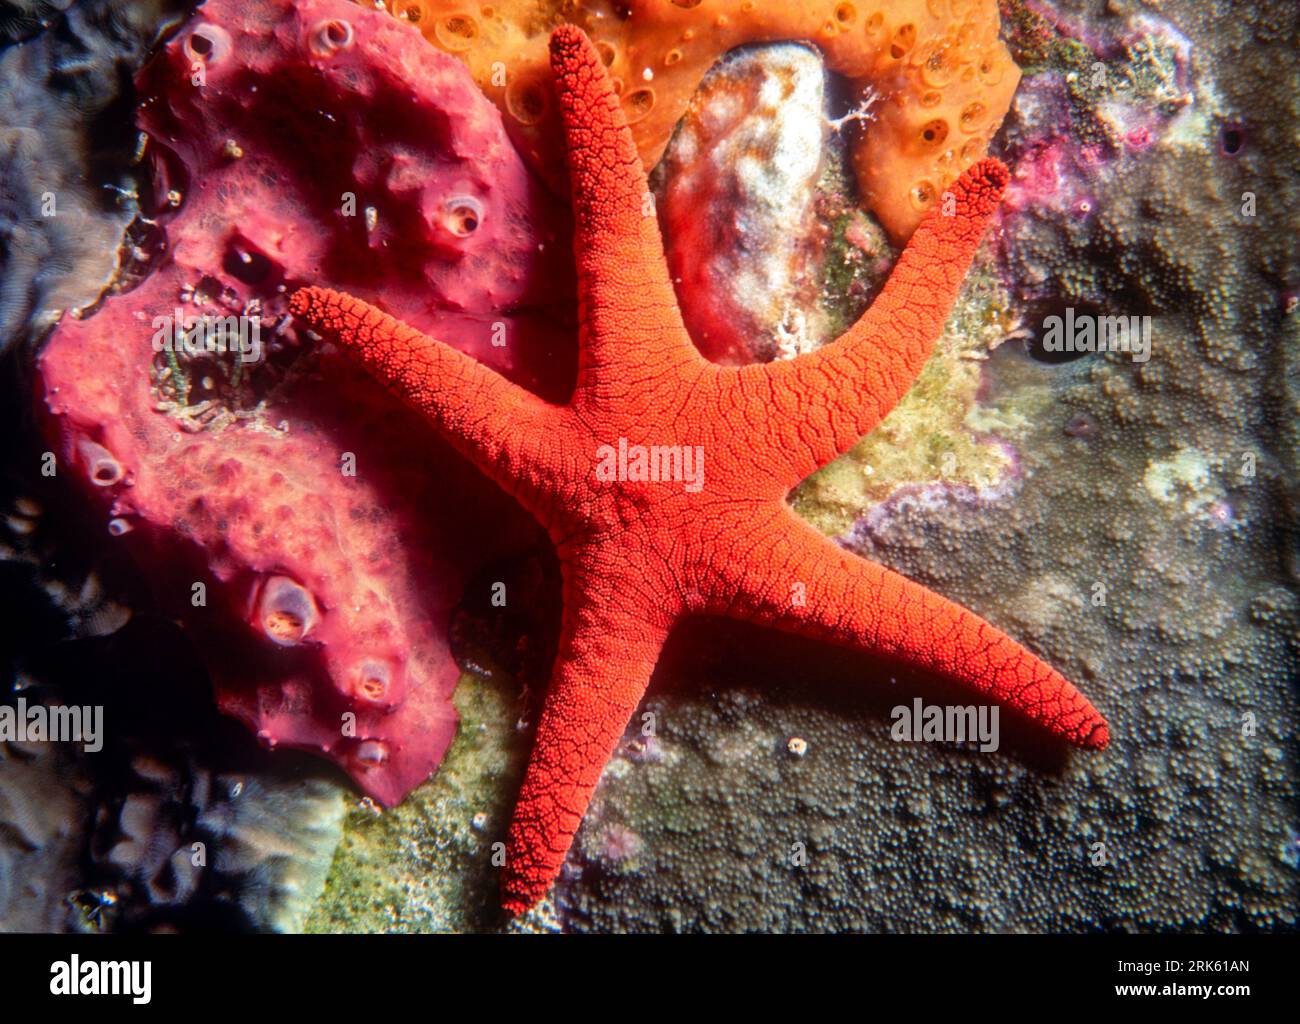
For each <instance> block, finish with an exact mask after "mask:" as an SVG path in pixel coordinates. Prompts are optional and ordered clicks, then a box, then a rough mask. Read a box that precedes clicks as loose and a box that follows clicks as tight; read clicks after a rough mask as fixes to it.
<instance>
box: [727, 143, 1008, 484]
mask: <svg viewBox="0 0 1300 1024" xmlns="http://www.w3.org/2000/svg"><path fill="white" fill-rule="evenodd" d="M1007 180H1008V174H1007V169H1006V167H1005V166H1003V164H1002V163H1001V162H1000V161H998V160H993V159H988V160H981V161H980V162H979V163H976V164H975V165H973V166H972V167H971V168H969V169H968V170H967V171H966V172H965V173H964V174H963V175H962V176H961V177H960V178H959V179H958V180H957V182H956V183H954V185H953V186H952V189H951V190H950V193H945V195H944V197H943V199H942V200H941V201H940V203H939V204H938V205H937V206H936V207H935V208H934V209H933V210H931V211H930V213H929V214H928V215H927V216H926V218H925V220H923V221H922V222H921V225H920V227H918V228H917V229H916V233H915V234H914V235H913V236H912V239H911V241H910V242H908V244H907V248H905V249H904V250H903V254H902V255H901V256H900V257H899V258H898V262H897V264H896V265H895V266H894V269H893V272H892V273H891V274H890V276H889V280H888V282H886V284H885V287H884V289H883V290H882V291H881V293H880V295H879V296H878V297H877V298H876V301H875V302H874V303H872V305H871V308H870V309H868V310H867V311H866V312H865V313H864V314H863V315H862V316H861V317H860V318H859V319H858V321H857V323H855V324H854V325H853V326H852V327H851V328H849V330H848V331H846V332H845V333H844V334H843V335H841V336H840V337H839V338H838V339H836V340H835V341H834V342H832V343H831V344H829V345H827V346H825V347H823V348H820V349H817V350H816V351H815V352H810V353H807V354H806V355H802V356H799V357H798V358H796V359H792V360H784V361H781V362H775V363H767V364H763V365H755V366H746V367H741V368H738V369H736V370H733V371H731V372H732V373H733V374H735V375H736V377H738V378H740V379H739V380H737V381H736V383H735V390H736V392H737V395H738V398H737V399H736V400H738V401H741V402H748V403H750V404H752V403H754V402H760V403H762V409H760V410H758V414H759V415H760V416H761V418H762V420H763V421H764V424H765V428H766V431H765V432H766V433H767V435H768V436H769V437H771V438H772V440H773V443H775V444H776V445H777V446H778V447H779V448H780V449H781V450H782V451H783V452H785V453H787V456H788V458H789V459H790V466H789V467H788V478H789V482H790V485H791V486H793V485H794V484H795V483H798V482H799V481H800V480H802V479H803V478H804V477H806V476H807V475H808V474H809V473H811V472H812V471H813V470H815V469H817V468H818V467H819V466H823V465H825V464H826V463H827V462H830V461H831V460H832V459H834V458H836V457H837V456H839V455H841V454H843V453H844V452H846V451H848V449H849V448H851V447H852V446H853V445H854V444H855V443H856V442H857V441H858V439H859V438H861V437H863V436H864V435H865V434H868V433H870V432H871V431H872V430H873V429H874V428H875V426H876V424H878V423H879V422H880V421H881V420H882V419H884V417H885V416H886V415H887V414H888V413H889V411H890V410H891V409H892V408H893V407H894V406H895V405H896V404H897V402H898V400H899V399H900V398H902V397H903V395H905V394H906V393H907V391H908V389H909V388H911V386H912V382H913V381H914V380H915V379H916V375H917V374H918V373H920V371H921V368H922V367H923V366H924V365H925V362H926V360H927V359H928V358H929V357H930V351H931V349H932V348H933V347H934V343H935V340H936V339H937V338H938V337H939V335H940V334H941V333H942V331H943V326H944V322H945V321H946V320H947V319H948V314H949V312H950V311H951V309H952V305H953V303H954V302H955V301H956V299H957V293H958V292H959V291H960V289H961V284H962V281H963V279H964V278H965V276H966V271H967V270H968V269H969V267H970V264H971V260H972V259H973V258H974V256H975V251H976V249H977V248H978V247H979V243H980V239H981V238H982V237H983V234H984V230H985V228H986V227H987V226H988V223H989V220H990V218H991V217H992V216H993V212H994V210H995V209H996V208H997V205H998V202H999V201H1000V200H1001V198H1002V193H1003V190H1004V189H1005V187H1006V183H1007ZM747 418H749V417H747Z"/></svg>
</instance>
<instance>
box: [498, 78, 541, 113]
mask: <svg viewBox="0 0 1300 1024" xmlns="http://www.w3.org/2000/svg"><path fill="white" fill-rule="evenodd" d="M506 110H508V111H509V112H510V116H511V117H513V118H514V119H515V120H516V121H518V122H519V123H520V124H536V123H537V122H538V121H540V120H541V119H542V115H543V114H545V113H546V92H545V91H544V90H543V89H542V85H541V83H540V82H538V81H535V80H533V81H522V82H521V81H516V82H513V83H512V84H511V85H510V87H509V88H508V89H506Z"/></svg>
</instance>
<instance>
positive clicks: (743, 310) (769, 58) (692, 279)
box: [658, 44, 828, 365]
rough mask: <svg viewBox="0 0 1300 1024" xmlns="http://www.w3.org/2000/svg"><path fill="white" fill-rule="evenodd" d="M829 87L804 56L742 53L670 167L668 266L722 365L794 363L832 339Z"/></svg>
mask: <svg viewBox="0 0 1300 1024" xmlns="http://www.w3.org/2000/svg"><path fill="white" fill-rule="evenodd" d="M824 78H825V75H824V72H823V70H822V62H821V59H820V58H819V57H818V55H817V54H816V53H815V52H814V51H812V50H811V49H808V48H806V47H803V46H795V45H788V44H785V45H776V46H763V47H756V48H754V49H749V50H744V51H741V52H739V53H736V54H733V55H732V56H730V57H728V58H726V59H725V60H723V61H721V62H720V63H719V64H717V65H716V66H715V67H714V68H713V70H712V71H710V72H709V73H708V74H707V75H706V76H705V77H704V80H703V81H702V82H701V83H700V88H699V90H698V91H697V92H696V94H695V96H694V98H693V99H692V100H691V104H690V106H689V107H688V108H687V111H686V116H685V117H684V119H683V120H682V123H681V127H680V128H679V129H678V131H677V133H676V134H675V135H674V136H673V141H672V143H671V144H670V145H669V147H668V149H667V151H666V152H665V154H664V159H663V161H662V162H661V164H660V168H661V171H660V173H662V175H663V186H662V196H663V198H662V200H661V202H660V203H659V204H658V209H659V211H660V215H661V217H662V222H663V229H664V242H665V248H666V251H667V257H668V268H669V271H670V273H671V275H672V278H673V283H674V285H675V287H676V290H677V295H678V298H679V299H680V301H681V309H682V318H683V319H684V320H685V321H686V324H687V326H688V327H689V329H690V331H691V337H692V339H693V340H694V341H695V344H696V346H697V347H698V348H699V349H700V351H701V352H702V353H703V354H704V355H705V356H706V357H707V358H709V359H711V360H713V361H714V362H718V363H727V364H733V365H739V364H743V363H748V362H755V361H762V362H766V361H768V360H770V359H773V358H790V357H792V356H795V355H797V354H799V353H800V352H804V351H808V350H811V349H812V348H815V347H816V344H817V342H818V341H820V340H821V339H822V338H823V337H824V335H825V333H826V325H825V319H826V317H825V314H824V312H823V311H822V309H821V303H820V295H819V289H818V283H817V282H818V268H817V266H816V263H817V260H818V257H819V256H820V250H821V246H820V244H819V242H820V239H819V237H818V231H817V224H816V222H815V200H816V187H817V182H818V178H819V176H820V174H821V170H822V150H823V148H824V144H825V141H826V136H827V134H828V123H827V120H826V111H825V106H826V93H825V85H824Z"/></svg>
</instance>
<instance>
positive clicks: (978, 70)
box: [388, 0, 1020, 240]
mask: <svg viewBox="0 0 1300 1024" xmlns="http://www.w3.org/2000/svg"><path fill="white" fill-rule="evenodd" d="M388 7H389V9H390V10H391V11H392V13H393V14H394V15H396V16H397V17H398V18H400V19H402V20H405V21H407V22H410V23H413V24H415V25H416V26H417V27H418V28H419V30H420V31H421V32H422V33H423V34H424V36H425V37H426V38H427V39H428V40H429V41H430V42H431V43H433V44H434V45H435V46H437V47H439V48H440V49H442V50H443V51H444V52H447V53H450V54H453V55H455V56H457V57H459V58H461V59H462V60H464V61H465V63H466V64H467V65H468V66H469V68H470V71H471V72H472V74H473V76H474V80H475V81H476V82H477V83H478V84H479V86H480V87H481V88H482V89H483V91H484V92H485V93H486V94H487V95H488V96H489V97H490V98H491V99H492V101H493V102H494V103H496V104H497V106H498V107H500V108H501V109H502V111H503V112H504V113H505V116H506V126H507V128H508V129H509V131H510V133H511V135H512V136H513V137H514V138H515V140H516V141H517V142H518V144H519V146H520V149H521V150H522V151H523V152H524V153H525V154H526V155H527V156H528V157H529V158H530V159H531V160H532V161H533V162H534V164H535V165H536V166H538V167H539V168H540V169H541V170H542V172H543V173H544V174H547V175H548V177H551V178H552V180H554V177H555V176H556V175H557V174H558V173H559V172H560V168H562V167H563V166H564V160H563V153H562V151H561V149H560V141H559V140H560V132H559V122H558V113H557V107H556V102H555V94H554V89H553V87H552V85H551V82H550V78H549V76H548V74H547V70H546V39H547V36H548V34H549V32H550V30H551V29H552V28H554V27H555V26H557V25H559V24H563V23H565V22H569V23H572V24H576V25H578V26H580V27H581V28H583V29H584V30H585V31H586V32H587V34H588V35H589V36H591V38H592V40H593V41H594V42H595V43H596V46H597V48H598V49H599V51H600V53H601V56H602V59H603V60H604V61H605V65H606V67H607V68H608V69H609V73H610V75H611V76H612V78H613V80H614V86H615V88H616V90H617V91H618V94H619V99H620V102H621V103H622V106H623V110H624V113H626V115H627V118H628V122H629V123H630V124H631V127H632V135H633V138H634V140H635V142H636V145H637V150H638V152H639V153H640V154H641V159H642V162H643V163H644V165H645V167H646V168H647V169H648V168H650V167H652V166H654V164H655V163H656V162H657V161H658V159H659V157H660V155H661V154H662V153H663V150H664V147H665V146H666V145H667V144H668V139H669V137H670V136H671V134H672V131H673V127H674V126H675V125H676V124H677V122H678V120H679V119H680V118H681V116H682V114H683V113H684V112H685V110H686V106H687V104H688V103H689V102H690V99H691V96H692V95H693V94H694V92H695V89H696V86H698V85H699V82H700V79H701V78H703V76H704V74H705V72H707V71H708V69H709V67H710V65H712V64H713V62H714V61H715V60H717V58H718V57H720V56H721V55H722V54H724V53H726V52H727V51H728V50H730V49H732V48H733V47H736V46H741V45H743V44H746V43H757V42H775V41H780V40H806V41H808V42H810V43H813V44H815V45H816V46H817V47H818V48H819V49H820V50H821V52H822V53H823V54H824V56H825V58H826V62H827V66H828V67H829V68H830V69H831V70H832V71H835V72H838V73H840V74H842V75H844V76H846V77H847V78H848V79H849V80H850V81H851V82H852V83H853V85H854V86H855V87H857V88H859V89H863V90H869V91H870V92H871V93H873V94H874V95H875V96H876V97H877V100H876V102H875V103H874V104H873V106H872V108H871V109H872V113H873V115H874V118H873V120H872V121H871V122H870V124H869V125H868V127H867V129H866V130H865V131H863V132H860V133H859V134H858V137H857V141H856V143H855V145H854V154H853V163H854V168H855V170H856V173H857V177H858V183H859V185H860V187H861V190H862V194H863V200H864V202H865V204H866V205H867V206H868V207H869V208H870V209H871V210H872V211H873V212H874V213H875V214H876V216H877V217H879V218H880V220H881V222H882V223H883V224H884V225H885V227H886V228H887V229H888V231H889V232H890V234H891V235H893V236H894V238H895V239H896V240H897V239H903V238H906V237H907V236H908V235H910V234H911V233H912V231H913V230H914V229H915V228H916V226H917V224H918V223H920V220H921V216H922V215H923V214H924V213H925V211H926V210H927V209H929V208H930V207H931V206H933V205H934V204H935V203H936V202H937V201H939V199H940V198H941V196H942V193H943V190H944V189H945V188H946V187H947V186H948V185H950V184H951V183H952V182H953V181H955V180H956V178H957V176H958V175H959V174H960V173H961V172H962V171H963V170H965V169H966V168H967V167H969V166H971V165H972V164H973V163H974V162H975V161H976V160H978V159H980V158H981V157H982V156H984V155H985V154H986V153H987V151H988V142H989V139H991V138H992V136H993V134H994V133H995V132H996V131H997V129H998V126H999V125H1000V124H1001V123H1002V118H1003V117H1004V116H1005V115H1006V112H1007V109H1008V107H1009V106H1010V103H1011V96H1012V94H1013V93H1014V92H1015V89H1016V84H1017V83H1018V82H1019V81H1020V69H1019V68H1017V67H1016V65H1015V63H1014V62H1013V61H1012V60H1011V56H1010V54H1009V53H1008V52H1007V49H1006V47H1005V46H1004V45H1003V44H1002V42H1001V41H1000V40H999V39H998V28H999V18H998V9H997V4H996V2H995V0H890V2H884V0H875V2H869V0H861V2H851V0H800V2H792V3H772V2H767V3H762V2H757V0H627V2H624V3H609V2H599V0H595V2H593V0H579V2H573V0H503V2H500V3H494V4H490V5H485V4H479V3H473V2H467V0H388Z"/></svg>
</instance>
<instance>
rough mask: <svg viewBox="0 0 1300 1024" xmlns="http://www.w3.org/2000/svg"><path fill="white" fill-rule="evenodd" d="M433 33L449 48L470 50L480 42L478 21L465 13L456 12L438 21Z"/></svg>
mask: <svg viewBox="0 0 1300 1024" xmlns="http://www.w3.org/2000/svg"><path fill="white" fill-rule="evenodd" d="M433 34H434V35H435V36H437V37H438V42H439V43H441V44H442V45H443V46H445V47H446V48H447V49H448V50H468V49H469V48H470V47H471V46H473V45H474V44H475V43H477V42H478V23H477V22H476V21H475V20H474V19H473V18H469V17H466V16H465V15H463V14H454V15H452V16H451V17H450V18H443V19H442V21H440V22H438V24H437V27H435V28H434V30H433Z"/></svg>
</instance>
